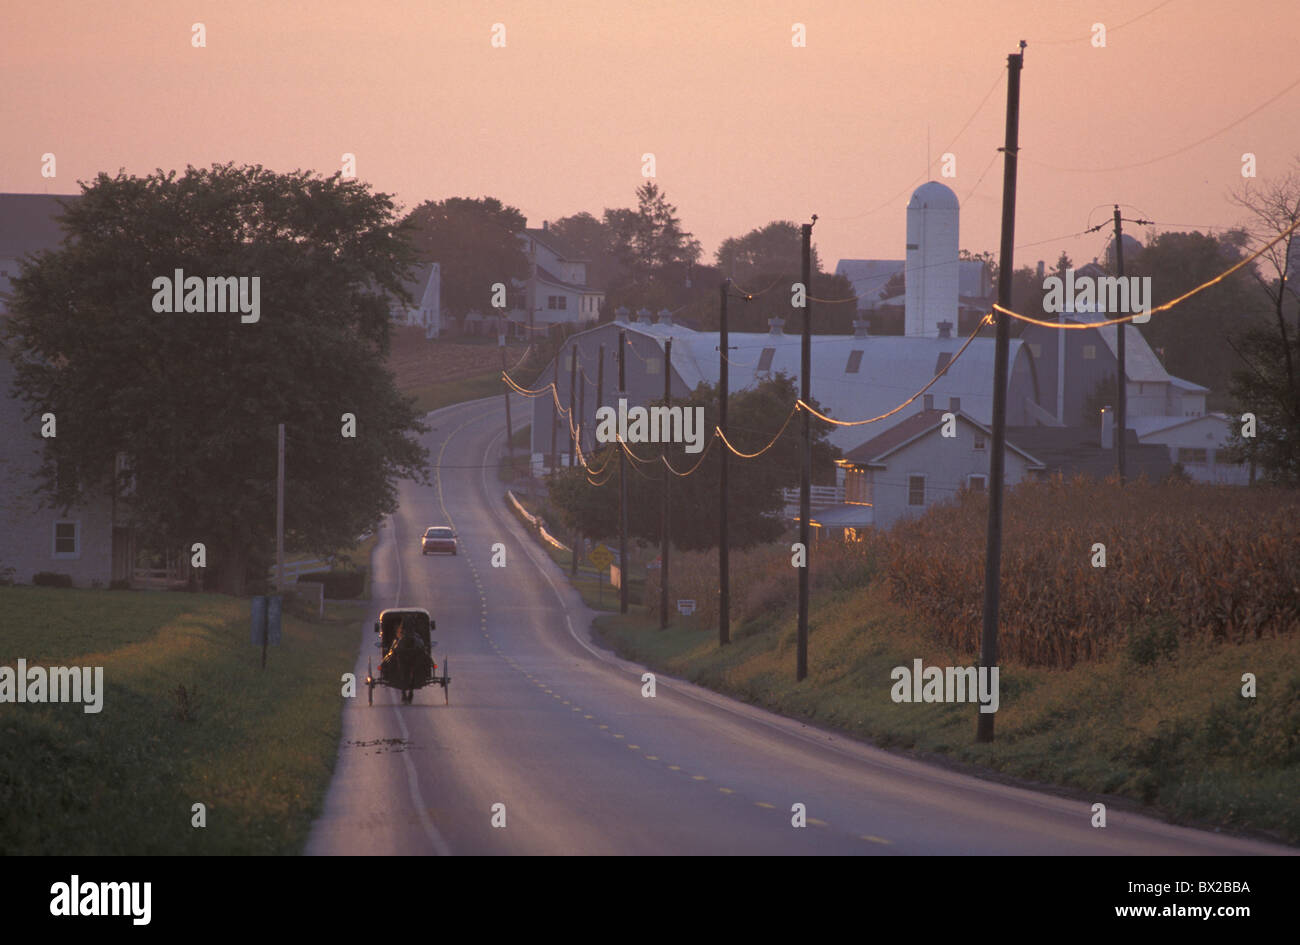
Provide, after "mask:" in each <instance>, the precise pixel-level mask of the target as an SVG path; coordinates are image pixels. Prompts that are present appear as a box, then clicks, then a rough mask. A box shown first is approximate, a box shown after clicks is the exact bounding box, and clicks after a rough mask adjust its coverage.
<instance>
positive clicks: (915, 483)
mask: <svg viewBox="0 0 1300 945" xmlns="http://www.w3.org/2000/svg"><path fill="white" fill-rule="evenodd" d="M907 504H908V505H925V476H924V475H917V476H908V477H907Z"/></svg>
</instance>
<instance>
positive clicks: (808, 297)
mask: <svg viewBox="0 0 1300 945" xmlns="http://www.w3.org/2000/svg"><path fill="white" fill-rule="evenodd" d="M816 222H817V214H815V213H814V214H813V218H812V223H805V224H804V225H803V292H804V300H803V346H802V349H801V351H800V354H799V396H800V397H801V398H802V399H803V402H804V403H805V404H806V403H808V400H809V398H810V397H811V393H810V392H811V390H812V384H811V375H812V228H813V223H816ZM801 466H802V468H801V471H800V474H799V543H800V544H801V545H802V546H803V553H804V562H803V567H802V568H800V569H799V631H798V635H797V638H796V648H795V649H796V655H795V670H794V678H795V681H797V682H802V681H803V679H804V677H806V676H807V675H808V567H809V561H808V557H809V555H810V554H811V552H810V550H809V542H808V524H809V523H808V519H809V518H811V517H812V500H811V493H812V414H810V413H809V412H808V411H807V410H805V411H803V463H802V464H801Z"/></svg>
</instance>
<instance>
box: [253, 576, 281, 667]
mask: <svg viewBox="0 0 1300 945" xmlns="http://www.w3.org/2000/svg"><path fill="white" fill-rule="evenodd" d="M283 601H284V598H282V597H281V596H280V595H279V594H272V595H270V596H267V595H264V594H259V595H258V596H257V597H254V598H253V599H252V631H253V632H252V636H253V646H260V647H261V648H262V669H266V647H267V644H268V643H270V644H274V645H275V646H279V645H280V611H281V608H282V604H283Z"/></svg>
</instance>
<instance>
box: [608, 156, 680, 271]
mask: <svg viewBox="0 0 1300 945" xmlns="http://www.w3.org/2000/svg"><path fill="white" fill-rule="evenodd" d="M636 197H637V209H636V210H628V209H619V210H606V211H605V225H606V226H607V227H609V228H610V231H611V232H612V234H613V237H614V255H615V257H616V258H617V259H618V260H619V262H620V263H621V264H622V265H623V266H624V267H625V268H626V269H627V271H628V273H629V277H630V281H631V282H632V283H633V284H634V285H645V284H647V283H651V282H654V281H656V280H659V279H661V278H662V277H663V276H664V275H665V274H666V271H667V270H668V269H669V268H671V267H672V266H674V265H675V264H676V265H684V264H687V263H695V262H698V261H699V258H700V253H701V249H700V242H699V240H697V239H695V238H694V237H693V236H692V235H691V234H690V233H688V232H687V231H686V230H685V229H683V228H682V225H681V221H680V220H679V219H678V217H677V208H676V207H675V206H673V205H672V204H671V203H669V202H668V198H667V197H666V196H665V195H664V193H663V191H661V190H660V189H659V185H658V184H656V183H655V182H654V181H652V180H648V181H646V182H645V183H644V184H642V185H641V186H640V187H638V188H637V191H636Z"/></svg>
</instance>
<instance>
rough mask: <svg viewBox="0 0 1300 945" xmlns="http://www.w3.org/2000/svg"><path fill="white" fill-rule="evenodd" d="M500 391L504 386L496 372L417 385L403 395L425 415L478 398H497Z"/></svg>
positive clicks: (499, 372) (498, 372)
mask: <svg viewBox="0 0 1300 945" xmlns="http://www.w3.org/2000/svg"><path fill="white" fill-rule="evenodd" d="M502 390H504V384H503V382H502V380H501V371H500V370H496V371H488V372H485V373H483V374H475V375H472V376H470V377H462V378H458V379H456V380H450V381H436V382H434V383H432V384H419V385H416V386H413V387H411V388H410V389H408V390H407V391H406V392H405V393H406V394H407V395H408V396H412V397H414V398H415V406H416V409H417V410H419V411H420V412H421V413H427V412H429V411H430V410H438V409H439V408H441V407H447V406H450V405H451V404H459V403H462V402H464V401H467V400H478V399H479V398H480V397H491V396H492V395H493V394H496V395H498V396H499V395H500V394H501V392H502Z"/></svg>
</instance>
